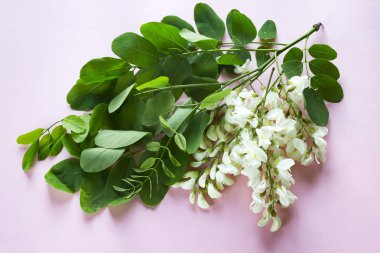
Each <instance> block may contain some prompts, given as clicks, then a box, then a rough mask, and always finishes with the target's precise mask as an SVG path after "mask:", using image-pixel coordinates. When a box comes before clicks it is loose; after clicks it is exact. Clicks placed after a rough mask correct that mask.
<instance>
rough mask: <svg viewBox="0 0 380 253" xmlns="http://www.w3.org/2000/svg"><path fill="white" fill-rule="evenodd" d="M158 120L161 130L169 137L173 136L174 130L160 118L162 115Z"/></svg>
mask: <svg viewBox="0 0 380 253" xmlns="http://www.w3.org/2000/svg"><path fill="white" fill-rule="evenodd" d="M158 119H159V120H160V124H161V126H162V128H163V129H164V131H165V132H166V133H169V135H173V133H174V130H173V129H172V128H171V127H170V125H169V123H168V122H167V121H166V120H165V118H164V117H162V115H160V116H159V117H158Z"/></svg>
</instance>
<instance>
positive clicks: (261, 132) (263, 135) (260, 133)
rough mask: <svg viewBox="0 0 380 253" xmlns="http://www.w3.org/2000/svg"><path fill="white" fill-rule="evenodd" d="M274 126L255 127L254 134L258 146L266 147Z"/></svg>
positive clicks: (269, 141) (269, 142)
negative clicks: (257, 140)
mask: <svg viewBox="0 0 380 253" xmlns="http://www.w3.org/2000/svg"><path fill="white" fill-rule="evenodd" d="M274 130H275V129H274V128H273V127H272V126H263V127H261V128H257V129H256V134H257V137H258V139H259V146H260V147H263V148H264V149H268V147H269V145H270V144H271V140H272V136H273V132H274Z"/></svg>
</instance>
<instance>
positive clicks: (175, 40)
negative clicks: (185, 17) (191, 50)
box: [140, 22, 187, 52]
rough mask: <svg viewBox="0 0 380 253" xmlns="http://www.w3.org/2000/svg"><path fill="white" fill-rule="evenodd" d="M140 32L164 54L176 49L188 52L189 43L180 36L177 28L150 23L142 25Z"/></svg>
mask: <svg viewBox="0 0 380 253" xmlns="http://www.w3.org/2000/svg"><path fill="white" fill-rule="evenodd" d="M140 31H141V33H142V35H144V37H145V38H146V39H148V40H149V41H150V42H152V44H153V45H155V46H156V47H157V48H158V50H160V51H162V52H169V49H174V48H175V49H178V50H180V51H187V41H186V40H185V39H184V38H182V37H181V36H180V35H179V29H178V28H177V27H175V26H171V25H167V24H163V23H158V22H150V23H146V24H144V25H142V26H141V28H140Z"/></svg>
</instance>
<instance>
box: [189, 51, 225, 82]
mask: <svg viewBox="0 0 380 253" xmlns="http://www.w3.org/2000/svg"><path fill="white" fill-rule="evenodd" d="M191 66H192V73H193V74H194V75H196V76H200V77H210V78H217V76H218V74H219V72H218V63H217V62H216V60H215V54H213V53H205V54H200V55H198V56H197V57H196V58H195V59H194V61H193V63H192V64H191Z"/></svg>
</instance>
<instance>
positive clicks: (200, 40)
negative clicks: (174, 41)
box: [179, 29, 219, 50]
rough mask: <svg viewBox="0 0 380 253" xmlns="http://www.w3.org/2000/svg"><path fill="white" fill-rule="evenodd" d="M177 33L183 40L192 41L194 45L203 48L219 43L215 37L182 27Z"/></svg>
mask: <svg viewBox="0 0 380 253" xmlns="http://www.w3.org/2000/svg"><path fill="white" fill-rule="evenodd" d="M179 34H180V35H181V37H182V38H184V39H185V40H187V41H189V42H191V43H194V45H195V46H197V47H198V48H200V49H204V50H208V49H214V48H216V46H217V45H218V43H219V41H217V40H216V39H212V38H209V37H207V36H204V35H202V34H198V33H195V32H192V31H190V30H188V29H182V30H181V31H180V33H179Z"/></svg>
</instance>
